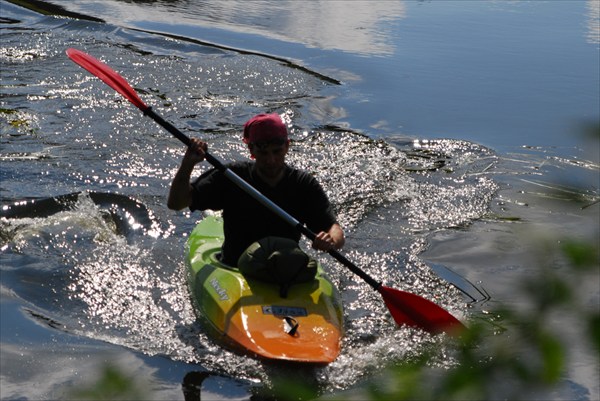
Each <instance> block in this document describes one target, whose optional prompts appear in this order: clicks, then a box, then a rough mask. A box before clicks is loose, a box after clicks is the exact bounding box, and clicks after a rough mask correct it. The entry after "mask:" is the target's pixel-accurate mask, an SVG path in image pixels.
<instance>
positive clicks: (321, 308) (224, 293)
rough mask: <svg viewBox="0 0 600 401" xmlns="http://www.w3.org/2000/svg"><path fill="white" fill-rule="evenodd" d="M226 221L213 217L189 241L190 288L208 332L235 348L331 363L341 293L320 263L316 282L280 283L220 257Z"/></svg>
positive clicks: (340, 315) (339, 327)
mask: <svg viewBox="0 0 600 401" xmlns="http://www.w3.org/2000/svg"><path fill="white" fill-rule="evenodd" d="M222 243H223V222H222V220H221V218H220V217H216V216H207V217H206V218H204V219H203V220H202V221H200V223H198V225H197V226H196V227H195V228H194V230H193V231H192V232H191V234H190V237H189V239H188V241H187V262H188V263H187V264H188V272H189V274H188V280H189V286H190V293H191V297H192V299H193V302H194V304H195V307H196V311H197V315H198V318H199V319H200V320H202V321H203V322H205V323H207V324H206V327H207V328H208V330H207V331H208V334H209V335H211V336H212V337H213V338H214V340H215V341H216V342H217V343H219V344H221V345H224V346H226V347H228V348H230V349H232V350H234V351H237V352H242V353H244V354H249V355H252V356H255V357H257V358H262V359H268V360H283V361H290V362H302V363H315V364H327V363H330V362H333V361H334V360H335V359H336V358H337V356H338V355H339V353H340V342H341V339H342V336H343V310H342V304H341V300H340V296H339V293H338V292H337V290H336V288H335V287H334V285H333V284H332V283H331V281H329V279H328V278H327V277H326V276H325V274H324V272H323V269H322V267H321V266H320V264H319V266H318V269H317V275H316V277H315V279H314V280H313V281H310V282H306V283H297V284H293V285H292V286H291V287H290V288H289V290H288V293H287V296H286V297H285V298H282V297H281V296H280V289H279V286H278V285H276V284H271V283H266V282H262V281H259V280H256V279H252V278H249V277H245V276H244V275H242V274H241V273H240V271H239V270H238V269H237V268H236V267H233V266H228V265H225V264H223V263H221V262H220V261H219V254H220V251H221V245H222Z"/></svg>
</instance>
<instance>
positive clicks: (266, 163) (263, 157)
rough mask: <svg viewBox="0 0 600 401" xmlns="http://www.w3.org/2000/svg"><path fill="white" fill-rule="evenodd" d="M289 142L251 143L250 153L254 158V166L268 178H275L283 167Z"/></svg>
mask: <svg viewBox="0 0 600 401" xmlns="http://www.w3.org/2000/svg"><path fill="white" fill-rule="evenodd" d="M288 149H289V144H288V143H287V142H285V143H284V144H265V145H262V146H259V145H251V146H250V153H251V154H252V156H254V159H255V160H256V168H257V169H258V170H259V171H260V173H261V174H263V175H264V176H266V177H268V178H276V177H277V176H278V175H279V173H280V172H281V171H282V170H283V168H284V167H285V156H286V155H287V152H288Z"/></svg>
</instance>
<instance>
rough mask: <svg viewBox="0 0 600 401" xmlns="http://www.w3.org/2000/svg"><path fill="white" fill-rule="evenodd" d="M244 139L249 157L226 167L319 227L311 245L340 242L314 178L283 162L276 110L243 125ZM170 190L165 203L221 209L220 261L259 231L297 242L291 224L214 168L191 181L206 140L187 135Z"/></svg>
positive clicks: (282, 131) (233, 260)
mask: <svg viewBox="0 0 600 401" xmlns="http://www.w3.org/2000/svg"><path fill="white" fill-rule="evenodd" d="M243 140H244V142H245V143H246V144H247V145H248V149H249V150H250V155H251V157H252V158H253V159H254V161H253V162H252V161H244V162H236V163H231V164H229V165H228V166H227V167H229V169H231V170H232V171H233V172H234V173H236V174H237V175H239V176H240V177H241V178H243V179H244V180H245V181H247V182H248V183H249V184H250V185H252V186H253V187H254V188H256V189H257V190H259V191H260V192H261V193H262V194H263V195H265V196H266V197H267V198H269V199H270V200H271V201H273V202H274V203H275V204H277V205H278V206H280V207H281V208H282V209H283V210H285V211H286V212H288V213H289V214H290V215H292V216H293V217H294V218H296V219H297V220H298V221H300V222H302V223H304V224H306V226H307V227H308V228H309V229H310V230H312V231H313V232H316V233H318V234H317V236H316V238H315V240H314V241H313V244H312V246H313V248H315V249H319V250H323V251H328V250H330V249H340V248H341V247H342V246H343V245H344V241H345V239H344V232H343V230H342V228H341V227H340V225H339V224H338V223H337V220H336V216H335V214H334V212H333V207H332V205H331V203H330V202H329V200H328V199H327V196H326V194H325V192H324V191H323V189H322V187H321V186H320V184H319V183H318V182H317V180H316V179H315V178H314V177H312V176H311V175H309V174H308V173H307V172H304V171H301V170H298V169H295V168H292V167H290V166H288V165H287V164H286V163H285V157H286V155H287V152H288V150H289V138H288V132H287V128H286V126H285V124H284V123H283V121H282V120H281V118H280V117H279V115H277V114H259V115H257V116H255V117H253V118H251V119H250V120H248V122H246V124H245V125H244V134H243ZM191 142H192V143H191V145H190V146H189V147H188V149H187V151H186V153H185V155H184V157H183V160H182V162H181V165H180V167H179V170H178V171H177V173H176V174H175V177H174V179H173V182H172V184H171V189H170V192H169V199H168V203H167V205H168V207H169V208H170V209H173V210H181V209H184V208H186V207H189V208H190V210H192V211H194V210H207V209H210V210H222V211H223V220H224V225H223V229H224V232H225V241H224V243H223V248H222V261H223V262H224V263H227V264H229V265H236V264H237V261H238V258H239V257H240V255H241V254H242V253H243V252H244V251H245V250H246V248H247V247H248V246H250V245H251V244H252V243H254V242H255V241H258V240H260V239H262V238H264V237H270V236H276V237H284V238H290V239H293V240H294V241H296V242H298V241H299V240H300V233H299V232H298V230H297V229H296V228H295V227H292V226H291V225H290V224H288V223H287V222H285V221H284V220H282V219H281V218H279V217H278V216H277V215H276V214H274V213H273V212H272V211H270V210H268V209H267V208H266V207H264V206H263V205H261V204H259V203H258V202H257V201H255V200H254V199H252V198H251V197H250V196H249V195H247V194H246V193H245V192H244V191H242V190H241V189H240V188H239V187H238V186H236V185H235V184H233V183H232V182H231V181H230V180H229V179H228V178H227V177H225V175H224V174H223V173H222V172H221V171H218V170H217V169H211V170H209V171H207V172H206V173H204V174H202V175H201V176H200V177H199V178H197V179H196V180H194V181H193V182H191V180H190V179H191V174H192V171H193V169H194V166H195V165H196V164H198V163H200V162H202V161H203V160H204V158H205V152H206V151H207V149H208V145H207V143H206V142H203V141H201V140H198V139H192V140H191Z"/></svg>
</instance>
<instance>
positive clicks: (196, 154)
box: [182, 138, 208, 166]
mask: <svg viewBox="0 0 600 401" xmlns="http://www.w3.org/2000/svg"><path fill="white" fill-rule="evenodd" d="M207 150H208V144H207V143H206V142H204V141H201V140H200V139H197V138H192V139H191V144H190V146H188V148H187V150H186V151H185V156H184V157H183V161H182V164H187V165H192V166H195V165H196V164H198V163H200V162H202V161H203V160H204V159H205V158H206V152H207Z"/></svg>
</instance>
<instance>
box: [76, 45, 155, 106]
mask: <svg viewBox="0 0 600 401" xmlns="http://www.w3.org/2000/svg"><path fill="white" fill-rule="evenodd" d="M67 56H69V58H70V59H71V60H73V61H74V62H75V63H77V64H79V65H80V66H81V67H83V68H85V69H86V70H88V71H89V72H91V73H92V74H93V75H95V76H97V77H98V78H100V79H101V80H102V81H104V83H105V84H107V85H108V86H110V87H111V88H113V89H114V90H116V91H117V92H119V93H120V94H121V95H123V96H124V97H125V98H126V99H127V100H129V101H130V102H131V103H133V104H134V105H135V106H136V107H137V108H139V109H140V110H146V109H147V108H148V106H146V104H145V103H144V102H143V101H142V100H141V99H140V98H139V96H138V95H137V93H136V92H135V90H134V89H133V88H132V87H131V86H130V85H129V83H127V81H125V79H124V78H123V77H122V76H120V75H119V74H118V73H117V72H116V71H115V70H113V69H112V68H110V67H109V66H107V65H106V64H104V63H103V62H102V61H100V60H98V59H95V58H94V57H92V56H90V55H89V54H87V53H84V52H82V51H80V50H77V49H73V48H70V49H67Z"/></svg>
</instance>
